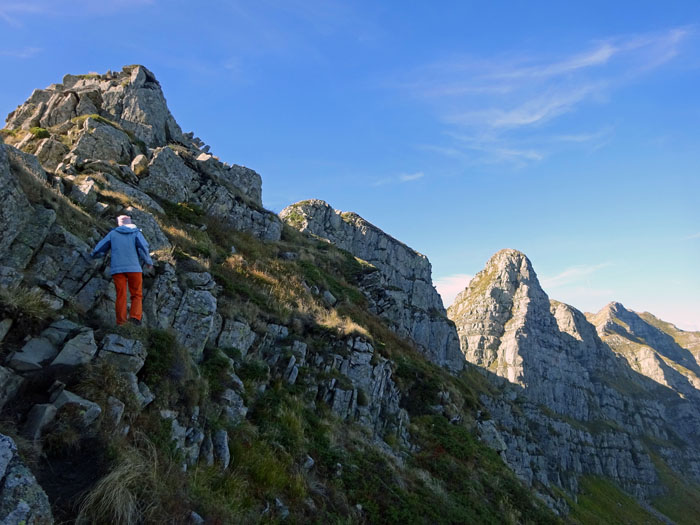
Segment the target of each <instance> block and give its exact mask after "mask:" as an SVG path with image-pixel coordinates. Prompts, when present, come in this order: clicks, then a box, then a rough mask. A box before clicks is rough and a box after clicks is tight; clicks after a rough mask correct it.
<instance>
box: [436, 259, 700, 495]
mask: <svg viewBox="0 0 700 525" xmlns="http://www.w3.org/2000/svg"><path fill="white" fill-rule="evenodd" d="M610 310H611V308H610V307H609V308H607V310H606V311H608V313H605V312H603V313H601V314H599V315H598V316H597V317H596V319H597V320H598V321H599V323H598V329H597V330H596V326H593V325H592V324H591V323H590V322H589V321H588V320H587V319H586V316H585V315H584V314H582V313H581V312H579V311H578V310H576V309H575V308H572V307H571V306H568V305H565V304H562V303H559V302H557V301H550V300H549V298H548V297H547V295H546V294H545V293H544V291H543V290H542V288H541V287H540V285H539V282H538V280H537V276H536V274H535V272H534V270H533V268H532V265H531V263H530V261H529V260H528V259H527V257H525V255H524V254H522V253H520V252H518V251H515V250H502V251H501V252H498V253H497V254H496V255H494V256H493V257H492V258H491V259H490V260H489V262H488V263H487V264H486V267H485V268H484V270H482V271H481V272H480V273H479V274H477V275H476V276H475V277H474V279H473V280H472V281H471V282H470V284H469V286H468V287H467V288H466V289H465V290H464V291H463V292H462V293H460V294H459V295H458V296H457V298H456V299H455V302H454V304H453V305H452V306H451V307H450V308H449V309H448V315H449V316H450V318H451V319H453V320H454V321H455V324H456V325H457V330H458V333H459V337H460V343H461V345H462V350H463V351H464V353H465V356H466V358H467V359H468V360H469V361H470V362H472V363H474V364H476V365H478V366H479V367H482V368H484V369H486V370H488V371H489V372H490V373H492V374H495V375H496V376H498V377H502V378H504V379H506V380H507V383H504V384H503V385H502V388H505V391H504V394H503V395H502V396H501V397H500V398H493V397H492V398H489V397H484V398H483V401H484V403H485V404H486V406H487V407H488V409H489V413H490V414H491V417H492V418H493V420H494V421H495V422H496V424H497V426H498V427H500V436H501V438H502V442H501V440H499V439H494V440H492V441H493V442H494V443H498V444H500V445H498V446H499V448H500V450H501V452H502V453H503V454H504V457H505V458H506V460H507V461H508V463H509V464H510V465H511V466H512V467H513V468H514V470H515V471H516V472H518V473H519V475H520V476H521V477H522V478H523V479H525V480H527V481H528V482H530V483H534V482H539V483H543V484H545V485H546V484H549V483H554V484H556V485H559V486H563V487H566V488H567V489H569V490H572V491H574V492H575V490H576V483H577V481H576V479H577V477H578V476H579V475H581V474H594V475H604V476H606V477H609V478H612V479H614V480H615V481H616V482H617V483H618V484H619V485H620V486H622V487H624V488H625V490H627V491H628V492H630V493H632V494H634V495H636V496H637V497H638V498H650V497H652V496H654V495H658V494H659V493H660V492H662V491H663V490H664V489H663V488H662V487H661V484H660V482H659V478H658V474H657V471H656V469H655V467H654V464H653V460H652V454H653V453H657V454H661V455H662V456H663V457H664V458H666V460H667V461H668V462H669V463H671V464H673V465H674V466H675V467H676V468H677V469H678V471H679V472H681V473H682V474H683V475H684V476H688V477H690V478H693V479H696V480H700V470H698V465H700V463H699V462H698V459H700V449H698V446H697V441H696V437H695V436H697V432H698V430H700V407H699V406H698V405H697V403H696V402H695V401H693V400H694V399H695V394H692V393H691V392H689V391H688V389H687V385H684V386H683V387H682V388H677V387H674V385H673V384H671V383H670V382H668V381H661V382H653V381H651V380H650V377H651V378H652V379H653V374H649V373H643V372H642V368H640V367H639V366H637V367H635V366H632V367H630V366H629V364H628V360H629V359H628V360H624V359H623V358H622V356H621V355H620V352H616V351H614V350H613V349H612V348H611V346H609V339H610V338H609V337H605V338H604V340H602V339H601V337H599V333H605V331H606V330H611V329H612V330H614V333H619V331H620V327H619V325H618V324H617V323H615V322H613V321H611V320H610V314H609V311H610ZM612 310H613V311H615V312H617V314H616V315H620V316H621V317H622V316H623V313H624V312H626V310H624V309H623V308H622V307H621V306H620V305H617V306H614V307H613V308H612ZM624 317H625V318H627V319H628V320H630V317H631V316H629V315H625V316H624ZM639 321H641V319H640V320H639ZM630 323H631V325H634V326H636V328H637V334H639V333H647V332H648V334H647V336H648V337H649V339H650V340H651V339H653V340H654V341H655V342H656V343H657V344H662V343H663V345H665V346H664V348H665V352H666V353H667V354H668V353H670V352H675V353H674V354H673V355H674V357H675V359H677V360H681V359H683V362H684V363H686V364H687V365H688V366H690V367H693V364H692V363H691V357H692V355H691V354H690V353H689V352H687V351H685V352H681V351H680V349H679V347H677V345H676V346H674V344H675V343H674V344H672V340H671V339H670V338H669V337H668V336H664V335H663V334H661V333H659V331H658V330H656V329H654V330H653V331H649V330H650V329H649V328H648V327H647V328H645V329H646V330H647V332H643V330H644V329H643V328H642V327H641V325H639V326H637V324H635V323H632V321H631V320H630ZM631 325H630V326H631ZM601 327H603V328H601ZM606 327H607V328H606ZM652 332H653V336H652V335H649V334H651V333H652ZM630 364H633V363H630ZM694 366H695V367H696V366H697V363H695V365H694ZM640 372H641V373H640ZM647 376H648V377H647ZM494 381H495V379H494ZM495 382H496V383H498V381H495ZM664 387H670V388H664ZM679 394H681V395H679ZM508 397H510V398H511V399H512V400H520V401H517V402H518V403H519V404H520V405H519V409H518V410H514V408H513V406H512V404H511V403H509V402H508V401H507V399H508ZM652 440H653V441H655V442H657V443H658V442H661V443H663V444H662V445H660V446H659V447H655V448H654V449H653V450H652V449H650V448H649V445H648V444H649V442H650V441H652ZM672 443H673V444H674V445H671V444H672Z"/></svg>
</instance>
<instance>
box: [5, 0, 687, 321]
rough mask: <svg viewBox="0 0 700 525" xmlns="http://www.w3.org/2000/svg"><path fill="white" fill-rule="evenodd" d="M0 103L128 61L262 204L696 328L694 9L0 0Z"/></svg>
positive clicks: (462, 265)
mask: <svg viewBox="0 0 700 525" xmlns="http://www.w3.org/2000/svg"><path fill="white" fill-rule="evenodd" d="M609 4H615V5H613V6H611V5H609ZM0 30H1V31H2V34H3V38H2V43H1V44H0V68H2V71H3V72H4V74H3V82H2V83H0V112H4V114H7V113H9V112H10V111H11V110H12V109H14V107H15V106H16V105H17V104H19V103H21V102H22V101H24V100H25V99H26V98H27V97H28V96H29V94H30V93H31V91H32V89H34V88H36V87H45V86H47V85H48V84H51V83H53V82H59V81H60V79H61V78H62V77H63V75H64V74H65V73H87V72H92V71H94V72H105V71H106V70H108V69H113V70H114V69H120V68H121V66H123V65H126V64H132V63H142V64H144V65H146V66H147V67H149V68H150V69H151V70H152V71H154V73H155V74H156V76H157V77H158V79H159V80H160V82H161V84H162V86H163V89H164V91H165V95H166V97H167V99H168V103H169V106H170V108H171V111H172V112H173V114H174V115H175V118H176V119H177V120H178V122H179V123H180V124H181V126H182V127H183V129H184V130H185V131H188V130H192V131H194V132H195V133H196V134H197V135H198V136H200V137H201V138H202V139H203V140H204V141H205V142H207V143H208V144H210V145H211V146H212V150H213V152H214V153H215V154H216V155H218V156H219V157H221V159H222V160H225V161H228V162H235V163H238V164H243V165H246V166H248V167H251V168H253V169H255V170H256V171H258V172H259V173H260V174H261V175H262V177H263V200H264V202H265V205H266V206H267V207H268V208H270V209H272V210H275V211H279V210H281V209H282V208H283V207H284V206H286V205H288V204H290V203H292V202H296V201H298V200H302V199H306V198H312V197H313V198H321V199H324V200H326V201H328V202H329V203H330V204H331V205H333V206H334V207H336V208H339V209H342V210H352V211H356V212H358V213H359V214H361V215H362V216H364V217H365V218H367V219H368V220H370V221H372V222H373V223H375V224H376V225H378V226H379V227H381V228H382V229H384V230H385V231H387V232H388V233H390V234H392V235H393V236H395V237H396V238H398V239H400V240H402V241H404V242H406V243H407V244H408V245H410V246H412V247H413V248H415V249H416V250H418V251H420V252H421V253H424V254H426V255H427V256H428V257H429V258H430V260H431V262H432V263H433V275H434V278H435V280H436V283H437V285H438V289H439V290H440V291H441V293H442V294H443V298H444V299H445V302H446V303H448V304H449V302H450V300H451V299H450V298H451V296H453V295H454V293H456V292H457V291H459V289H461V288H463V286H464V285H465V283H466V280H467V279H468V278H469V276H471V275H473V274H475V273H476V272H477V271H479V270H480V269H481V268H482V267H483V265H484V263H485V262H486V261H487V260H488V258H489V257H490V256H491V255H492V254H493V253H494V252H496V251H497V250H499V249H501V248H506V247H510V248H517V249H519V250H521V251H523V252H525V253H526V254H527V255H528V256H529V257H530V259H531V260H532V262H533V265H534V267H535V270H536V271H537V273H538V275H539V277H540V280H541V282H542V284H543V286H544V288H545V290H546V291H547V292H548V293H549V295H550V297H552V298H556V299H558V300H561V301H565V302H567V303H570V304H572V305H574V306H576V307H578V308H580V309H582V310H584V311H596V310H598V309H600V308H601V307H602V306H604V305H605V304H606V303H607V302H609V301H612V300H617V301H620V302H622V303H623V304H625V305H626V306H627V307H629V308H632V309H634V310H638V311H645V310H646V311H650V312H652V313H654V314H656V315H658V316H660V317H662V318H664V319H666V320H668V321H671V322H674V323H676V324H677V325H679V326H680V327H682V328H686V329H696V330H700V275H699V274H698V273H699V270H698V269H699V268H700V211H698V203H699V201H700V199H699V195H700V127H699V124H700V89H698V86H699V85H700V82H699V81H700V45H699V44H700V3H698V2H690V1H689V2H664V3H659V2H639V1H635V2H596V1H587V2H558V1H557V2H555V1H552V2H537V1H527V2H526V1H520V2H515V1H514V2H478V3H477V2H467V1H461V2H440V3H430V4H429V3H427V2H422V3H421V2H369V1H368V2H335V1H331V0H329V1H320V0H289V1H271V0H257V1H254V2H253V1H250V2H209V3H208V4H207V5H206V7H205V6H204V5H203V4H202V5H200V4H195V3H193V2H184V1H178V0H175V1H168V2H165V1H161V0H150V1H147V0H102V1H101V2H92V1H88V0H65V1H63V2H60V3H58V2H54V1H50V0H24V1H22V2H15V1H13V0H9V1H8V0H0Z"/></svg>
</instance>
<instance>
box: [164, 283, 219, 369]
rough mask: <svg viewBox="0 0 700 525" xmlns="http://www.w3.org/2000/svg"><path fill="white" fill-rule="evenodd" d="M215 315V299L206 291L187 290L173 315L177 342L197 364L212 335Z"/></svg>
mask: <svg viewBox="0 0 700 525" xmlns="http://www.w3.org/2000/svg"><path fill="white" fill-rule="evenodd" d="M215 314H216V298H215V297H214V296H213V295H212V294H211V293H210V292H208V291H206V290H193V289H188V290H186V291H185V293H184V295H183V297H182V302H181V303H180V307H179V308H178V310H177V314H176V315H175V321H174V327H175V330H176V332H177V335H176V337H177V340H178V342H179V343H180V344H181V345H182V346H184V347H185V348H187V349H188V350H189V351H190V354H191V355H192V358H193V359H194V360H195V361H197V362H199V361H200V360H201V359H202V352H203V351H204V347H205V345H206V344H207V341H208V340H209V337H210V336H211V335H212V329H213V327H214V320H215Z"/></svg>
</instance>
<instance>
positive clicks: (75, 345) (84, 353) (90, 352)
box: [51, 328, 97, 366]
mask: <svg viewBox="0 0 700 525" xmlns="http://www.w3.org/2000/svg"><path fill="white" fill-rule="evenodd" d="M96 353H97V343H95V334H94V332H93V331H92V330H90V329H89V328H86V329H83V330H81V331H80V333H78V335H76V336H75V337H73V338H72V339H71V340H69V341H68V342H67V343H66V344H65V345H63V348H62V349H61V351H60V352H59V354H58V355H57V356H56V358H55V359H54V360H53V361H52V362H51V364H52V365H70V366H77V365H84V364H87V363H89V362H90V361H92V358H93V357H94V356H95V354H96Z"/></svg>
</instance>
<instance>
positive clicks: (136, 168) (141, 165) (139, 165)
mask: <svg viewBox="0 0 700 525" xmlns="http://www.w3.org/2000/svg"><path fill="white" fill-rule="evenodd" d="M131 171H133V172H134V174H135V175H136V176H137V177H143V176H145V175H146V174H147V172H148V157H146V155H144V154H143V153H141V154H139V155H136V156H135V157H134V160H132V161H131Z"/></svg>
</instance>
